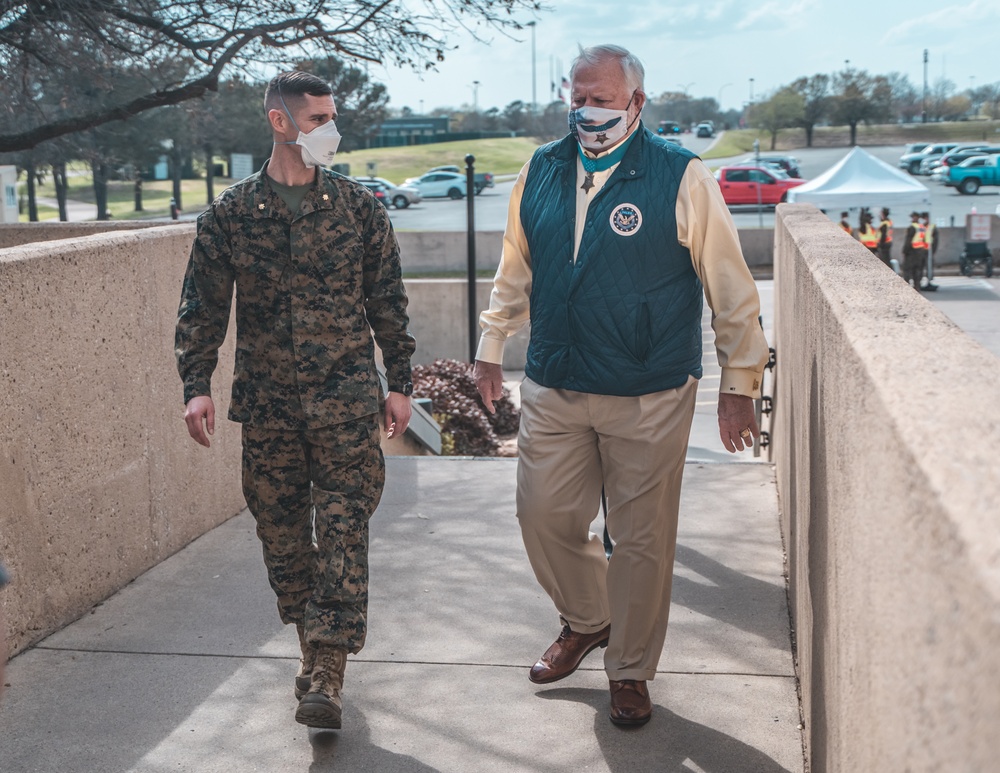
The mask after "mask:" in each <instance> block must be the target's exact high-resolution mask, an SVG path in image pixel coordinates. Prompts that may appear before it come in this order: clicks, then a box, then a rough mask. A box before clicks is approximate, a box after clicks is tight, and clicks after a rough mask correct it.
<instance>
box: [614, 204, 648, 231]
mask: <svg viewBox="0 0 1000 773" xmlns="http://www.w3.org/2000/svg"><path fill="white" fill-rule="evenodd" d="M611 227H612V228H613V229H614V230H615V233H618V234H621V235H622V236H632V235H633V234H634V233H635V232H636V231H638V230H639V228H641V227H642V212H640V211H639V208H638V207H637V206H636V205H635V204H619V205H618V206H617V207H615V208H614V211H613V212H612V213H611Z"/></svg>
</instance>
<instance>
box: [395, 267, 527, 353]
mask: <svg viewBox="0 0 1000 773" xmlns="http://www.w3.org/2000/svg"><path fill="white" fill-rule="evenodd" d="M405 284H406V294H407V296H408V297H409V299H410V305H409V311H410V332H411V333H413V337H414V338H415V339H416V341H417V350H416V351H415V352H414V354H413V362H414V363H415V364H422V365H423V364H427V363H430V362H433V361H434V360H436V359H439V358H442V357H443V358H448V359H454V360H462V361H464V362H468V360H469V321H468V320H469V317H468V308H469V303H468V283H467V282H466V280H464V279H407V280H405ZM492 290H493V280H492V279H480V280H479V281H478V282H476V301H477V304H478V306H477V310H476V319H477V320H478V318H479V313H480V312H481V311H482V310H483V309H485V308H488V307H489V305H490V292H491V291H492ZM528 334H529V326H528V325H525V327H524V328H523V329H522V330H521V331H520V332H519V333H517V335H515V336H513V337H512V338H510V339H509V340H508V341H507V345H506V346H505V347H504V356H503V367H504V369H506V370H524V360H525V353H526V352H527V350H528ZM478 335H479V326H478V323H477V325H476V342H477V343H478V341H479V338H478Z"/></svg>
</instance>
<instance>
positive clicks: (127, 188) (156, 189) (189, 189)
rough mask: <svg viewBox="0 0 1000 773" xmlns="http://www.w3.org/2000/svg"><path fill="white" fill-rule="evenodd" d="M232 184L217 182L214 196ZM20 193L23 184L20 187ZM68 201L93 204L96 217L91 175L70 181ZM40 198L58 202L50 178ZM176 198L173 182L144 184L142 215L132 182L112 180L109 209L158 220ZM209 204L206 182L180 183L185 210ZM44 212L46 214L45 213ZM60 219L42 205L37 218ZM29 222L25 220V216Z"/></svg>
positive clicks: (123, 215) (121, 214) (119, 216)
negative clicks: (173, 198)
mask: <svg viewBox="0 0 1000 773" xmlns="http://www.w3.org/2000/svg"><path fill="white" fill-rule="evenodd" d="M232 182H233V181H232V180H229V179H226V178H220V177H216V178H215V194H216V195H218V194H219V192H220V191H222V190H223V189H224V188H225V187H226V186H228V185H231V184H232ZM19 187H20V189H21V190H23V188H24V183H23V182H21V183H19ZM66 187H67V194H66V197H67V198H68V199H70V200H71V201H83V202H86V203H88V204H94V208H95V216H96V208H97V204H96V200H95V198H94V186H93V184H92V177H91V175H90V174H88V173H86V172H84V173H80V174H76V175H73V176H71V177H68V178H67V181H66ZM35 190H36V193H37V195H38V197H39V198H50V199H55V197H56V190H55V186H54V185H53V184H52V178H51V177H49V178H48V179H47V180H46V182H45V183H44V184H43V185H40V186H37V187H36V189H35ZM171 196H173V183H172V182H171V181H170V180H153V181H149V180H147V181H144V182H143V184H142V207H143V211H142V212H136V211H135V194H134V185H133V183H132V182H131V181H124V180H112V181H110V182H108V209H109V210H110V211H111V216H112V217H113V218H114V219H116V220H138V219H142V218H144V217H158V216H163V215H167V214H169V213H170V198H171ZM206 203H208V197H207V186H206V185H205V181H204V180H182V181H181V204H182V205H184V207H186V208H192V207H199V208H200V207H201V206H202V205H204V204H206ZM43 210H45V214H44V215H43V214H42V212H43ZM58 216H59V213H58V210H56V209H55V208H54V207H46V206H43V205H39V207H38V217H39V219H40V220H52V219H55V218H57V217H58ZM25 219H26V216H25Z"/></svg>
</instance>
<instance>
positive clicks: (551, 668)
mask: <svg viewBox="0 0 1000 773" xmlns="http://www.w3.org/2000/svg"><path fill="white" fill-rule="evenodd" d="M610 635H611V625H610V624H609V625H606V626H604V628H602V629H601V630H600V631H595V632H594V633H576V632H574V631H571V630H570V627H569V626H568V625H564V626H563V629H562V633H560V634H559V638H558V639H556V640H555V641H554V642H553V643H552V646H551V647H549V648H548V649H547V650H545V654H544V655H542V657H541V658H540V659H539V661H538V662H537V663H535V665H533V666H532V667H531V671H529V672H528V679H530V680H531V681H532V682H534V683H535V684H548V683H549V682H558V681H559V680H560V679H563V678H565V677H567V676H569V675H570V674H572V673H573V672H574V671H576V669H577V668H579V667H580V663H582V662H583V659H584V658H585V657H587V655H588V654H590V652H591V651H593V650H595V649H597V648H598V647H607V646H608V637H609V636H610Z"/></svg>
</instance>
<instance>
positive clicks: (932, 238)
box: [920, 212, 938, 290]
mask: <svg viewBox="0 0 1000 773" xmlns="http://www.w3.org/2000/svg"><path fill="white" fill-rule="evenodd" d="M921 217H922V219H923V222H924V225H925V226H927V235H926V238H925V241H926V242H927V282H926V283H925V284H924V286H923V287H921V288H920V289H921V290H937V289H938V286H937V285H936V284H934V282H933V281H931V280H933V279H934V253H936V252H937V248H938V229H937V226H936V225H934V223H932V222H931V213H930V212H924V213H923V214H922V215H921Z"/></svg>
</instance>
